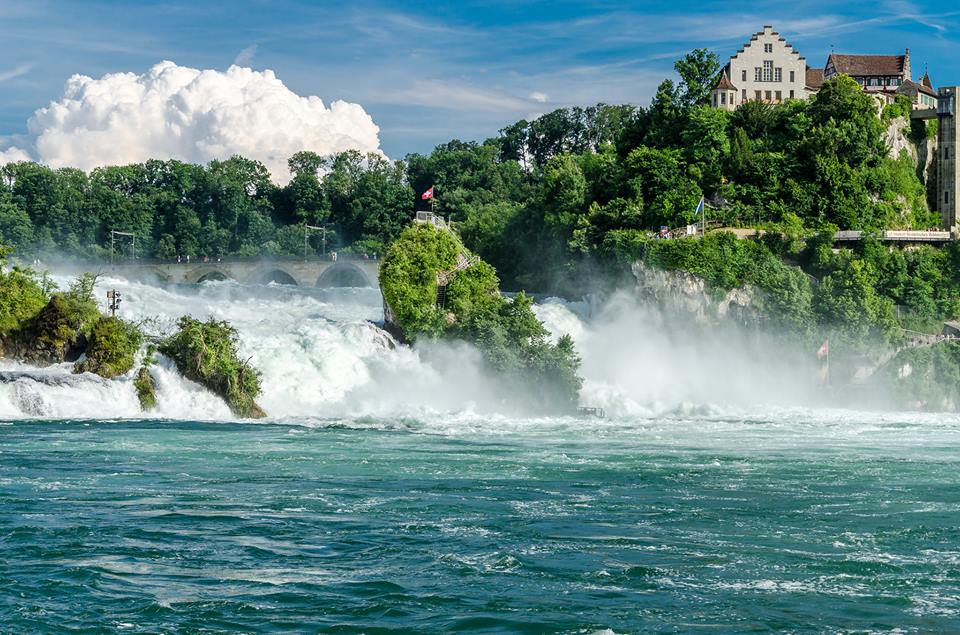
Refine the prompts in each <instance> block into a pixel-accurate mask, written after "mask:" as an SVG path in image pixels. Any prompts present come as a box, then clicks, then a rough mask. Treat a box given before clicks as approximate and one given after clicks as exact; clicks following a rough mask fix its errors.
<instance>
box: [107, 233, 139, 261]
mask: <svg viewBox="0 0 960 635" xmlns="http://www.w3.org/2000/svg"><path fill="white" fill-rule="evenodd" d="M116 236H129V237H130V238H132V239H133V242H132V246H131V256H132V259H133V260H136V259H137V235H136V234H135V233H133V232H121V231H117V230H115V229H111V230H110V264H111V265H112V264H113V255H114V250H113V244H114V237H116Z"/></svg>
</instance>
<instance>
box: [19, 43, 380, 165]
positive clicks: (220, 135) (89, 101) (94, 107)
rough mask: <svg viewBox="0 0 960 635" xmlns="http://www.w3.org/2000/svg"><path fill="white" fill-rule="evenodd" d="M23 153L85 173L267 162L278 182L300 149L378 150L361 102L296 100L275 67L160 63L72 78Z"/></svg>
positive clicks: (34, 121)
mask: <svg viewBox="0 0 960 635" xmlns="http://www.w3.org/2000/svg"><path fill="white" fill-rule="evenodd" d="M27 129H28V131H29V139H30V140H31V142H32V145H33V147H27V148H25V147H23V144H19V145H20V149H17V148H8V149H6V150H2V149H0V163H3V162H4V161H3V159H4V157H6V158H7V160H10V157H13V158H14V159H16V158H24V156H23V155H24V154H25V151H27V152H29V153H30V154H32V155H33V156H34V157H35V158H36V159H38V160H40V161H41V162H43V163H46V164H48V165H50V166H52V167H64V166H73V167H78V168H81V169H84V170H90V169H92V168H95V167H98V166H104V165H122V164H127V163H138V162H141V161H145V160H147V159H151V158H155V159H179V160H181V161H188V162H194V163H205V162H207V161H210V160H212V159H224V158H228V157H230V156H232V155H234V154H240V155H243V156H245V157H248V158H251V159H257V160H259V161H261V162H263V163H264V165H266V166H267V168H268V169H269V170H270V172H271V174H272V175H273V178H274V179H275V180H277V181H278V182H281V183H283V182H286V181H287V180H289V174H288V171H287V159H288V158H289V157H290V156H291V155H293V154H294V153H295V152H298V151H300V150H313V151H314V152H317V153H319V154H331V153H335V152H341V151H344V150H350V149H354V150H360V151H361V152H379V147H380V139H379V132H380V129H379V128H378V127H377V125H376V124H374V122H373V119H372V118H371V117H370V115H368V114H367V113H366V111H364V109H363V107H362V106H360V105H359V104H352V103H347V102H344V101H334V102H333V103H331V104H330V106H329V108H328V107H326V106H325V105H324V103H323V101H322V100H321V99H320V98H319V97H312V96H311V97H301V96H299V95H297V94H295V93H294V92H292V91H291V90H290V89H288V88H287V87H286V86H284V84H283V82H281V81H280V80H279V79H277V77H276V76H275V75H274V73H273V71H269V70H267V71H254V70H251V69H249V68H243V67H240V66H231V67H230V68H229V69H228V70H227V71H226V72H221V71H215V70H202V71H201V70H197V69H194V68H187V67H184V66H178V65H177V64H174V63H173V62H161V63H159V64H157V65H156V66H154V67H153V68H151V69H150V70H149V71H147V72H146V73H144V74H142V75H137V74H134V73H113V74H108V75H104V76H103V77H101V78H100V79H93V78H90V77H86V76H84V75H74V76H73V77H71V78H70V79H69V80H68V81H67V84H66V88H65V90H64V94H63V98H62V99H60V100H59V101H54V102H52V103H51V104H50V105H49V106H47V107H46V108H41V109H39V110H37V111H36V112H35V113H34V115H33V117H31V118H30V120H29V122H28V123H27Z"/></svg>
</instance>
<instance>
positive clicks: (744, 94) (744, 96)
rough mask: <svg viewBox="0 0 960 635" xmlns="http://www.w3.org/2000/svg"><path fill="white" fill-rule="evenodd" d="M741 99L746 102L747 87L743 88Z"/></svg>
mask: <svg viewBox="0 0 960 635" xmlns="http://www.w3.org/2000/svg"><path fill="white" fill-rule="evenodd" d="M743 101H744V103H746V101H747V89H746V88H744V89H743Z"/></svg>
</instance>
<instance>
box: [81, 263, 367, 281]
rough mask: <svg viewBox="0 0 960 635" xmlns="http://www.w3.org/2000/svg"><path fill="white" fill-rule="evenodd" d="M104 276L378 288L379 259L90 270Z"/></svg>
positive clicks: (105, 266) (141, 265)
mask: <svg viewBox="0 0 960 635" xmlns="http://www.w3.org/2000/svg"><path fill="white" fill-rule="evenodd" d="M87 270H92V271H94V272H98V273H101V274H104V275H110V274H113V275H117V276H121V277H124V278H127V279H130V280H156V281H159V282H163V283H168V284H197V283H200V282H206V281H215V280H235V281H237V282H239V283H242V284H269V283H271V282H275V283H277V284H289V285H296V286H299V287H376V286H377V285H378V282H377V281H378V276H379V273H380V261H379V260H363V259H349V260H348V259H344V258H340V259H338V260H336V261H333V260H281V259H276V260H274V259H259V260H226V261H223V262H191V263H183V262H181V263H178V262H149V261H147V262H118V263H114V264H110V263H103V264H101V265H98V266H95V267H92V268H91V267H87Z"/></svg>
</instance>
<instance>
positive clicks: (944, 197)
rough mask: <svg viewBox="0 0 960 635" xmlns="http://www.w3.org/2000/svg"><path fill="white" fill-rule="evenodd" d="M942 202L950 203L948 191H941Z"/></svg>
mask: <svg viewBox="0 0 960 635" xmlns="http://www.w3.org/2000/svg"><path fill="white" fill-rule="evenodd" d="M943 203H944V205H949V204H950V192H944V193H943Z"/></svg>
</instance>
